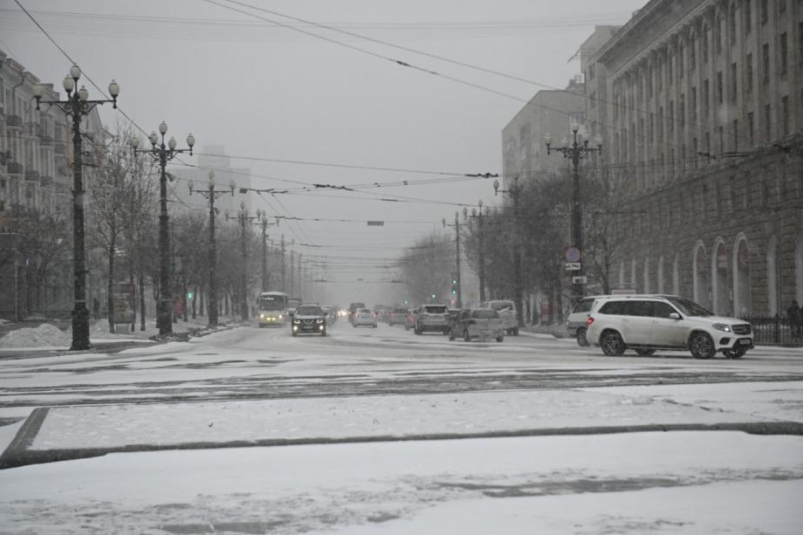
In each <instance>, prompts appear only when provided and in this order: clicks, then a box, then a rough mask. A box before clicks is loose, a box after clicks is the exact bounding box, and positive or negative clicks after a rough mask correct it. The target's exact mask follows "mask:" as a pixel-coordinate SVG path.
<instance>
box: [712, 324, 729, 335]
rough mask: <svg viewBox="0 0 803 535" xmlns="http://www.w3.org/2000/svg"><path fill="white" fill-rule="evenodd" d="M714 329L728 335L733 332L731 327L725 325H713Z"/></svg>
mask: <svg viewBox="0 0 803 535" xmlns="http://www.w3.org/2000/svg"><path fill="white" fill-rule="evenodd" d="M712 327H713V328H714V329H716V330H718V331H724V332H726V333H729V332H731V326H730V325H726V324H724V323H715V324H713V325H712Z"/></svg>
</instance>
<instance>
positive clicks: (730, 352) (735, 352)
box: [723, 347, 747, 359]
mask: <svg viewBox="0 0 803 535" xmlns="http://www.w3.org/2000/svg"><path fill="white" fill-rule="evenodd" d="M723 353H724V354H725V356H726V357H727V358H729V359H740V358H742V357H743V356H744V354H745V353H747V348H744V347H740V348H737V349H726V350H725V351H723Z"/></svg>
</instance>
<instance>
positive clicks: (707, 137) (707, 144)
mask: <svg viewBox="0 0 803 535" xmlns="http://www.w3.org/2000/svg"><path fill="white" fill-rule="evenodd" d="M704 139H705V156H706V158H711V132H706V133H705V138H704Z"/></svg>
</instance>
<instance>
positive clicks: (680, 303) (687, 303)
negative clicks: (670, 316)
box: [667, 297, 714, 316]
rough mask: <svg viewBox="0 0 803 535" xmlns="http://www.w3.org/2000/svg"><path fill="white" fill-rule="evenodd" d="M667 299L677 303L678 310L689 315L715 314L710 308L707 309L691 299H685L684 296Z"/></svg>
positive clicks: (674, 303)
mask: <svg viewBox="0 0 803 535" xmlns="http://www.w3.org/2000/svg"><path fill="white" fill-rule="evenodd" d="M667 301H669V302H670V303H672V304H673V305H675V306H676V307H677V308H678V310H680V311H681V312H683V313H684V314H686V315H687V316H713V315H714V313H713V312H711V311H710V310H708V309H705V308H703V307H701V306H700V305H698V304H697V303H695V302H694V301H691V300H689V299H684V298H682V297H667Z"/></svg>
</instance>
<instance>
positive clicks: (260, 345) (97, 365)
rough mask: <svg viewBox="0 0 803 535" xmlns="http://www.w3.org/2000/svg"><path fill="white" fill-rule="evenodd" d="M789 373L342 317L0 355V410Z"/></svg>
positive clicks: (772, 357) (797, 356)
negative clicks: (112, 349) (324, 326)
mask: <svg viewBox="0 0 803 535" xmlns="http://www.w3.org/2000/svg"><path fill="white" fill-rule="evenodd" d="M99 347H102V346H99ZM788 380H803V351H801V350H799V349H797V350H789V349H783V348H759V349H757V350H754V351H751V352H750V353H748V354H747V356H745V357H744V358H743V359H741V360H738V361H730V360H725V359H723V358H716V359H713V360H711V361H699V360H694V359H692V358H691V356H690V355H688V354H686V353H679V352H666V353H659V354H657V355H654V356H652V357H638V356H636V355H635V354H632V355H630V354H629V353H628V354H626V355H625V356H623V357H619V358H610V357H604V356H603V355H602V354H601V352H600V350H599V349H598V348H580V347H577V346H576V344H574V342H573V341H571V340H555V339H553V338H552V337H545V336H535V335H526V336H524V335H523V336H519V337H507V338H506V339H505V341H504V342H503V343H501V344H499V343H496V342H495V341H492V342H488V343H482V342H471V343H466V342H463V341H454V342H449V341H448V339H447V338H446V337H445V336H441V335H435V334H430V335H422V336H416V335H414V334H413V333H412V332H411V331H405V330H404V329H403V328H400V327H395V328H392V327H388V326H386V325H380V326H379V328H377V329H363V328H357V329H355V328H352V327H351V326H349V325H348V324H346V323H340V324H338V325H337V326H336V327H335V328H333V329H331V330H330V331H329V336H327V337H318V336H299V337H291V336H289V334H288V332H287V331H286V330H284V329H257V328H253V327H241V328H237V329H234V330H231V331H224V332H221V333H217V334H214V335H210V336H207V337H203V338H198V339H193V340H192V341H191V342H189V343H169V344H162V345H156V346H152V347H146V348H139V349H137V348H134V349H128V350H125V351H122V352H119V353H113V354H104V353H101V352H96V353H85V354H72V353H67V354H61V355H58V356H37V357H33V358H25V357H24V353H23V352H18V353H17V354H16V355H15V358H11V359H0V408H11V407H20V406H25V407H29V406H58V405H74V404H98V403H108V402H118V403H120V402H138V403H143V402H167V401H189V400H204V401H209V400H226V399H243V400H244V399H270V398H283V397H316V396H352V395H376V394H396V393H398V394H427V393H446V392H473V391H498V390H518V389H525V390H529V389H553V388H577V387H596V386H617V385H620V386H621V385H650V384H688V383H692V384H698V383H722V382H743V381H788Z"/></svg>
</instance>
